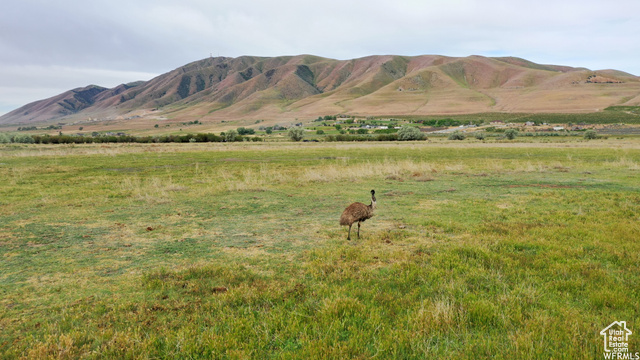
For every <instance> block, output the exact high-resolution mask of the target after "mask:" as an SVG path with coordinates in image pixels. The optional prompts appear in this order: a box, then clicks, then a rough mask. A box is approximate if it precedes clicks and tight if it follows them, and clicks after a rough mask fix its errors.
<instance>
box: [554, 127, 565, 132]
mask: <svg viewBox="0 0 640 360" xmlns="http://www.w3.org/2000/svg"><path fill="white" fill-rule="evenodd" d="M563 130H564V126H554V127H553V131H563Z"/></svg>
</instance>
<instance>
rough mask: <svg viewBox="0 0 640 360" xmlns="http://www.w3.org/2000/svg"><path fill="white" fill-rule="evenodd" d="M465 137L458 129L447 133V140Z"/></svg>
mask: <svg viewBox="0 0 640 360" xmlns="http://www.w3.org/2000/svg"><path fill="white" fill-rule="evenodd" d="M466 138H467V137H466V136H465V135H464V134H463V133H461V132H460V131H458V130H456V131H454V132H452V133H451V135H449V140H464V139H466Z"/></svg>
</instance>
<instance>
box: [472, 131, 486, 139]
mask: <svg viewBox="0 0 640 360" xmlns="http://www.w3.org/2000/svg"><path fill="white" fill-rule="evenodd" d="M474 136H475V137H476V139H478V140H484V139H485V137H486V135H485V134H484V133H483V132H476V133H475V134H474Z"/></svg>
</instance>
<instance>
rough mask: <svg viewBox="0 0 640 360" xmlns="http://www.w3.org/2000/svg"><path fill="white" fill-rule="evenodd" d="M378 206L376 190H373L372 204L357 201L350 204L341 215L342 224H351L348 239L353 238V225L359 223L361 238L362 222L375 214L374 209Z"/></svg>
mask: <svg viewBox="0 0 640 360" xmlns="http://www.w3.org/2000/svg"><path fill="white" fill-rule="evenodd" d="M375 208H376V191H375V190H371V205H365V204H363V203H361V202H355V203H353V204H351V205H349V206H348V207H347V208H346V209H344V212H343V213H342V216H340V225H343V226H345V225H349V234H348V235H347V240H351V225H353V224H354V223H355V222H357V223H358V239H360V223H361V222H364V221H365V220H367V219H371V217H372V216H373V210H375Z"/></svg>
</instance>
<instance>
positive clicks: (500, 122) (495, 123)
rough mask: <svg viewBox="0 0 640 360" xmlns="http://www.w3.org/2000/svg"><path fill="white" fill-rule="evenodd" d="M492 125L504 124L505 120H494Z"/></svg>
mask: <svg viewBox="0 0 640 360" xmlns="http://www.w3.org/2000/svg"><path fill="white" fill-rule="evenodd" d="M491 125H504V121H502V120H493V121H492V122H491Z"/></svg>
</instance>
